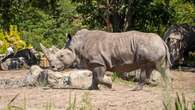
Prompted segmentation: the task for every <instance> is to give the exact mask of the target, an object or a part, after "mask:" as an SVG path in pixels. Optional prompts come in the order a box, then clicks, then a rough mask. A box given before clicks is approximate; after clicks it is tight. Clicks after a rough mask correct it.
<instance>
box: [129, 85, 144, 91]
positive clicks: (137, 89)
mask: <svg viewBox="0 0 195 110" xmlns="http://www.w3.org/2000/svg"><path fill="white" fill-rule="evenodd" d="M143 86H144V85H143V84H138V85H137V86H135V87H134V88H133V89H132V90H131V91H140V90H142V89H143Z"/></svg>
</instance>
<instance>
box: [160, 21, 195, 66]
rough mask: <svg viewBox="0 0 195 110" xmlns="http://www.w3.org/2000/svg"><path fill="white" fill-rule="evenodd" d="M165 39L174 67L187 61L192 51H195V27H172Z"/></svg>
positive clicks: (184, 25)
mask: <svg viewBox="0 0 195 110" xmlns="http://www.w3.org/2000/svg"><path fill="white" fill-rule="evenodd" d="M163 38H164V40H165V42H166V44H167V46H168V47H169V52H170V57H171V58H170V59H171V63H172V64H173V65H172V66H174V67H175V66H178V65H179V62H182V60H183V59H186V57H188V53H189V52H190V51H195V26H191V25H188V24H177V25H172V26H170V27H169V28H168V29H167V31H166V32H165V34H164V37H163Z"/></svg>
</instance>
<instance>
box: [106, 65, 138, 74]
mask: <svg viewBox="0 0 195 110" xmlns="http://www.w3.org/2000/svg"><path fill="white" fill-rule="evenodd" d="M138 68H139V66H138V65H135V64H125V65H120V66H114V67H112V68H107V70H108V71H111V72H130V71H133V70H136V69H138Z"/></svg>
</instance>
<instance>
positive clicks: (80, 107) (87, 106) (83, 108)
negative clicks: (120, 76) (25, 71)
mask: <svg viewBox="0 0 195 110" xmlns="http://www.w3.org/2000/svg"><path fill="white" fill-rule="evenodd" d="M19 95H20V94H16V95H15V96H14V97H13V98H12V99H11V100H10V101H9V103H8V104H7V105H6V107H5V108H4V109H3V110H28V107H27V103H26V102H27V101H26V97H25V96H24V99H23V100H24V101H23V103H22V106H18V105H14V104H13V102H14V101H15V100H16V99H17V97H19ZM92 108H93V107H92V104H91V98H90V94H89V93H88V92H87V93H84V94H83V95H82V97H81V101H80V102H79V103H77V96H76V94H74V95H72V94H71V92H70V94H69V101H68V107H67V108H64V110H92ZM40 110H57V108H56V107H55V105H54V103H52V102H51V101H49V102H48V103H47V104H46V105H43V106H42V109H40Z"/></svg>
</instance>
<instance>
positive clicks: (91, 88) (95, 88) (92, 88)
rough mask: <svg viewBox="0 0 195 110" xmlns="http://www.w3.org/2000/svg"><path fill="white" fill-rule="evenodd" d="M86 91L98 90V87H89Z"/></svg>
mask: <svg viewBox="0 0 195 110" xmlns="http://www.w3.org/2000/svg"><path fill="white" fill-rule="evenodd" d="M88 90H99V88H98V86H93V85H92V86H90V87H89V88H88Z"/></svg>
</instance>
